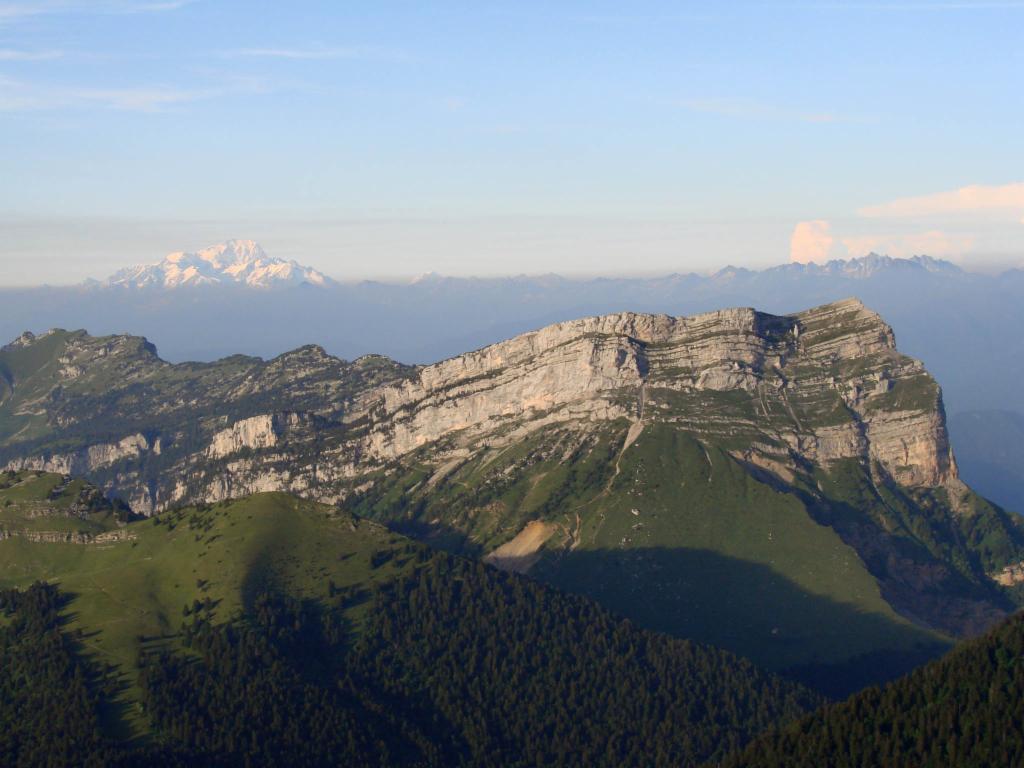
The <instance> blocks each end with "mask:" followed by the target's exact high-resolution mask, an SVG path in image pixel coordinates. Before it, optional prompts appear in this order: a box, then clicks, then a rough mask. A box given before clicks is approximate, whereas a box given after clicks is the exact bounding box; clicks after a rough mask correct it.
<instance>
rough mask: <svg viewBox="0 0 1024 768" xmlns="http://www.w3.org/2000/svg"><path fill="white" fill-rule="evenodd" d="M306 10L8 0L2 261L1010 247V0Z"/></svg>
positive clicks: (963, 260)
mask: <svg viewBox="0 0 1024 768" xmlns="http://www.w3.org/2000/svg"><path fill="white" fill-rule="evenodd" d="M300 10H301V12H293V10H292V9H290V8H284V7H279V6H276V5H273V4H268V5H266V6H263V5H261V6H259V8H257V9H254V8H253V6H252V5H251V4H242V3H237V2H223V3H212V2H206V1H204V0H195V1H193V2H189V1H185V0H177V1H175V2H162V3H151V2H142V0H105V1H104V2H85V1H84V0H61V1H60V2H58V1H56V0H35V1H28V2H20V3H14V4H8V3H0V113H2V115H3V119H2V120H0V139H2V141H3V147H4V149H3V150H0V158H2V161H3V162H2V168H3V175H4V181H5V183H4V184H3V185H0V233H2V235H3V237H2V238H0V285H13V284H22V285H26V284H38V283H42V282H51V283H57V282H70V283H75V282H79V281H80V280H82V279H85V278H86V277H99V278H102V277H104V276H106V275H107V274H109V273H111V272H114V271H116V270H117V269H118V268H120V267H124V266H127V265H129V264H137V263H150V262H154V261H157V260H159V259H160V258H161V257H162V256H163V255H165V254H166V253H168V252H171V251H177V250H194V249H197V248H201V247H203V246H205V245H208V244H210V243H214V242H218V241H222V240H225V239H228V238H231V237H239V238H252V239H255V240H257V241H259V242H261V243H263V245H264V246H265V247H266V249H267V251H268V252H269V253H271V254H272V255H274V256H278V257H281V258H285V259H295V260H297V261H299V262H301V263H310V264H312V265H313V266H315V267H317V268H318V269H320V270H321V271H323V272H325V273H327V274H330V275H332V276H335V277H340V278H342V279H352V278H359V277H369V276H374V277H379V278H387V277H391V278H394V277H402V276H410V275H416V274H420V273H423V272H430V271H435V272H440V273H445V274H453V275H493V274H516V273H534V272H549V271H554V272H558V273H562V274H576V273H589V274H610V273H620V272H621V271H622V270H623V269H624V265H626V268H628V270H629V271H630V272H634V273H635V272H641V273H646V274H657V273H664V272H672V271H678V272H688V271H711V270H713V269H716V268H719V267H722V266H725V265H727V264H737V265H741V266H748V267H753V268H757V267H763V266H769V265H772V264H778V263H782V262H783V261H785V260H786V259H787V258H790V259H794V260H798V261H806V260H823V259H828V258H835V257H847V256H858V255H861V254H863V253H867V252H869V251H877V252H879V253H888V254H890V255H892V256H897V257H898V256H909V255H912V254H919V253H927V254H929V255H932V256H934V257H938V258H947V259H951V260H953V261H955V262H956V263H958V264H960V265H962V266H965V267H971V268H974V267H981V268H996V267H999V266H1020V265H1021V263H1022V262H1024V181H1022V175H1021V173H1022V172H1021V168H1022V164H1021V159H1022V157H1021V149H1020V141H1019V126H1020V125H1021V124H1022V123H1024V104H1022V103H1021V101H1020V100H1019V99H1013V98H1008V97H1007V95H1008V94H1012V93H1013V92H1014V91H1015V90H1016V87H1017V85H1018V83H1017V80H1018V79H1019V78H1018V77H1017V73H1018V71H1019V64H1020V63H1021V54H1020V52H1019V45H1018V43H1019V41H1018V40H1017V34H1016V30H1019V28H1020V22H1021V20H1022V17H1024V4H1021V3H991V2H981V1H979V2H969V1H968V2H958V3H948V2H927V1H926V2H920V3H892V4H885V3H875V2H852V3H829V2H807V3H800V4H792V3H774V2H772V3H746V2H738V3H729V4H725V5H723V4H717V3H708V2H695V3H688V4H686V5H684V6H683V7H680V6H679V5H678V4H675V3H668V2H645V3H641V4H639V5H634V6H631V7H630V8H629V9H626V10H624V9H623V8H622V7H621V6H620V5H618V4H611V3H572V2H571V3H566V4H559V6H558V7H555V8H552V7H550V6H549V5H547V4H541V3H534V2H527V3H514V4H513V3H498V4H488V5H487V6H486V7H480V6H474V5H464V4H460V3H439V4H432V5H431V7H430V8H426V7H419V6H406V5H400V4H391V5H374V6H372V7H366V8H351V7H345V8H342V7H338V6H336V5H335V4H332V3H326V2H305V3H303V4H301V6H300ZM1008 52H1009V53H1008ZM1007 62H1010V64H1011V66H1007ZM1014 63H1016V64H1017V65H1018V66H1016V67H1015V66H1013V64H1014ZM979 136H984V140H983V141H979V140H978V137H979Z"/></svg>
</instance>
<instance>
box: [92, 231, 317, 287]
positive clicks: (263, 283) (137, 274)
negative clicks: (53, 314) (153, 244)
mask: <svg viewBox="0 0 1024 768" xmlns="http://www.w3.org/2000/svg"><path fill="white" fill-rule="evenodd" d="M332 282H333V281H332V280H331V279H330V278H329V277H327V276H326V275H324V274H323V273H321V272H317V271H316V270H315V269H312V268H310V267H304V266H302V265H301V264H299V263H297V262H295V261H285V260H284V259H276V258H271V257H270V256H267V254H266V252H265V251H264V250H263V249H262V248H261V247H260V246H259V244H258V243H256V242H254V241H252V240H228V241H227V242H225V243H220V244H218V245H211V246H210V247H209V248H203V249H202V250H201V251H196V252H195V253H186V252H185V251H177V252H175V253H171V254H168V255H167V256H165V257H164V259H163V261H161V262H160V263H159V264H140V265H138V266H134V267H127V268H125V269H122V270H120V271H118V272H116V273H115V274H113V275H112V276H111V277H110V278H109V279H108V280H107V285H109V286H122V287H128V288H180V287H185V286H188V287H194V286H201V285H244V286H248V287H250V288H278V287H285V286H293V285H302V284H303V283H305V284H308V285H316V286H324V285H328V284H330V283H332Z"/></svg>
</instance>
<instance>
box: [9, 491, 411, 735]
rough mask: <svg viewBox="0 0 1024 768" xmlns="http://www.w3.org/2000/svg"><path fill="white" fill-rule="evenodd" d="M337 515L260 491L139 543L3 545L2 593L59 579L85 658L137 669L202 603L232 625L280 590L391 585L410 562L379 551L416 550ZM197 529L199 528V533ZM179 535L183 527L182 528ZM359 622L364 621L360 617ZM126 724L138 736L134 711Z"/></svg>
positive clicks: (154, 529)
mask: <svg viewBox="0 0 1024 768" xmlns="http://www.w3.org/2000/svg"><path fill="white" fill-rule="evenodd" d="M331 515H332V510H331V509H330V508H329V507H325V506H323V505H318V504H314V503H311V502H305V501H300V500H297V499H295V498H293V497H290V496H287V495H285V494H261V495H258V496H253V497H250V498H247V499H243V500H239V501H235V502H230V503H227V504H225V505H217V506H215V507H213V508H211V509H210V510H208V511H205V512H199V511H196V510H194V509H186V510H183V511H182V512H179V513H168V514H167V515H164V516H161V518H160V520H161V521H162V522H161V524H159V525H158V524H154V521H153V520H145V521H141V522H136V523H132V524H130V525H129V526H128V530H129V533H130V534H132V535H134V536H135V537H136V538H135V539H134V540H132V541H125V542H116V543H112V544H106V545H95V544H91V545H83V544H36V543H31V542H28V541H26V540H24V539H19V538H14V539H9V540H6V541H0V562H3V564H4V566H3V569H2V570H0V587H25V586H28V585H29V584H31V583H32V582H33V581H36V580H49V581H52V582H55V583H57V584H59V586H60V587H61V589H62V590H64V591H66V592H68V593H70V594H71V595H73V601H72V603H71V605H70V622H69V627H70V628H71V629H81V630H82V631H83V632H84V634H85V637H84V640H83V642H84V645H85V648H86V650H87V651H88V652H89V653H90V654H93V655H94V657H95V658H97V659H98V660H102V661H105V662H107V663H111V664H115V665H117V666H119V667H121V669H122V670H133V669H134V665H135V659H136V654H137V652H138V649H139V644H140V638H145V641H144V642H154V641H158V638H160V637H162V636H169V635H173V634H174V633H175V632H177V630H178V628H179V627H180V625H181V622H182V618H183V616H182V613H183V608H184V606H185V605H187V604H191V603H192V601H193V600H195V599H199V600H203V599H205V598H207V597H208V598H210V599H212V600H214V601H217V608H216V615H217V617H218V619H220V620H226V619H228V618H230V617H232V616H234V615H236V614H237V613H239V611H240V609H241V608H242V606H243V601H244V600H245V599H246V597H247V596H248V595H251V594H252V593H253V592H255V591H256V590H258V589H260V588H261V587H262V586H264V585H266V584H268V583H272V584H275V585H278V586H280V587H282V588H283V589H285V590H286V591H287V592H288V593H290V594H293V595H296V596H322V595H325V594H326V593H327V591H328V589H329V584H330V582H332V581H333V582H334V583H335V584H336V585H337V586H346V585H351V584H367V583H370V582H373V581H376V580H379V579H390V578H393V577H394V576H395V575H396V574H398V573H399V572H401V566H400V565H398V563H400V562H402V558H400V557H394V558H392V559H390V560H389V561H388V562H387V563H384V564H382V565H380V566H379V567H376V568H375V567H374V566H373V565H372V564H371V562H370V560H371V557H373V555H374V554H375V553H377V552H378V551H381V550H394V551H396V552H397V551H398V550H400V549H402V548H404V547H405V546H407V542H406V540H405V539H403V538H402V537H399V536H396V535H394V534H391V533H389V532H388V531H386V530H385V529H383V528H381V527H380V526H377V525H374V524H372V523H367V522H365V521H356V520H354V519H353V518H351V517H350V516H348V515H340V516H339V515H335V516H333V517H332V516H331ZM190 521H191V525H190ZM172 526H173V527H172ZM354 618H356V619H358V617H357V616H356V617H354ZM125 684H126V686H127V689H126V693H125V696H126V699H125V701H126V702H129V703H130V702H131V701H132V700H133V699H134V698H135V692H134V690H133V685H134V677H133V675H129V676H127V677H126V679H125ZM126 712H127V715H126V717H123V718H122V722H120V724H119V725H120V726H121V727H122V728H123V727H127V728H129V729H131V730H133V731H134V732H136V733H138V732H140V730H141V728H142V727H143V724H142V723H140V722H138V721H137V720H136V719H135V718H136V713H135V711H134V707H128V708H127V710H126Z"/></svg>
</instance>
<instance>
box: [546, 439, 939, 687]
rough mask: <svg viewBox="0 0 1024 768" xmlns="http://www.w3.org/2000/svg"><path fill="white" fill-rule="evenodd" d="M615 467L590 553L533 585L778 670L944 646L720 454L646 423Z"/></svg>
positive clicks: (559, 563)
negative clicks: (595, 602)
mask: <svg viewBox="0 0 1024 768" xmlns="http://www.w3.org/2000/svg"><path fill="white" fill-rule="evenodd" d="M619 467H620V473H619V475H618V476H617V477H616V478H615V480H614V482H613V483H612V485H611V488H610V492H609V493H608V494H607V495H605V496H604V497H602V498H600V499H598V500H597V501H596V502H595V503H593V504H591V505H589V507H588V508H587V519H588V523H587V525H586V526H585V527H584V531H583V536H582V543H581V545H580V546H579V547H578V548H577V549H575V550H573V551H572V552H570V553H567V554H563V555H552V556H550V557H549V558H548V559H547V561H546V562H544V563H542V565H541V568H540V570H539V572H538V575H541V574H543V575H544V576H545V577H546V578H549V579H550V580H551V581H552V582H553V583H555V584H557V585H559V586H563V587H567V588H570V589H573V590H574V591H580V592H584V593H586V594H589V595H591V596H593V597H596V598H598V599H599V600H600V601H601V602H603V603H604V604H605V605H608V606H609V607H611V608H613V609H614V610H619V611H620V612H623V613H626V614H627V615H630V616H631V617H632V618H634V619H635V620H637V621H638V622H639V623H640V624H641V625H644V626H648V627H650V628H654V629H659V630H662V631H668V632H671V633H673V634H676V635H681V636H685V637H692V638H694V639H697V640H701V641H704V642H710V643H713V644H716V645H720V646H723V647H726V648H729V649H730V650H733V651H736V652H738V653H741V654H742V655H745V656H748V657H750V658H752V659H754V660H755V661H758V662H760V663H762V664H765V665H767V666H770V667H773V668H785V667H788V666H790V665H794V664H800V663H808V662H811V661H817V662H836V661H840V660H843V659H846V658H849V657H851V656H856V655H859V654H862V653H866V652H869V651H871V650H875V649H878V648H894V649H909V648H912V647H914V646H915V645H916V644H918V643H931V642H935V640H936V637H935V636H934V635H932V634H931V633H928V632H925V631H923V630H920V629H918V628H916V627H914V626H913V625H911V624H910V622H908V621H907V620H905V619H903V618H901V617H899V616H898V615H897V614H896V613H895V612H894V611H893V609H892V608H891V607H890V606H889V605H888V603H886V601H885V600H884V599H883V598H882V596H881V594H880V591H879V588H878V585H877V583H876V582H875V580H874V578H873V577H872V576H871V574H869V573H868V571H867V569H866V568H865V566H864V564H863V563H862V561H861V560H860V558H859V557H858V555H857V553H856V552H855V551H854V550H853V549H852V548H851V547H849V546H848V545H846V544H844V543H843V542H842V540H841V539H840V538H839V536H838V535H837V534H836V532H835V531H834V530H832V529H831V528H829V527H826V526H822V525H819V524H818V523H816V522H814V520H813V519H812V518H811V516H810V515H809V514H808V512H807V510H806V508H805V507H804V506H803V504H802V503H801V501H800V500H799V499H798V498H797V497H796V496H794V495H792V494H786V493H782V492H779V491H777V490H775V489H773V488H771V487H770V486H768V485H766V484H764V483H761V482H759V481H757V480H756V479H754V478H753V477H752V476H751V475H750V474H749V473H747V472H746V471H745V470H744V469H743V468H742V467H741V466H740V465H739V464H738V463H737V462H736V461H734V460H733V459H732V458H731V457H730V456H728V455H727V454H726V453H724V452H723V451H721V450H719V449H717V448H716V447H714V446H705V445H703V444H702V443H700V442H698V441H697V440H696V439H694V438H693V437H692V436H689V435H687V434H686V433H682V432H678V431H675V430H673V429H671V428H669V427H666V426H663V425H651V426H649V427H648V428H647V429H646V430H645V431H644V433H643V434H642V435H641V436H640V437H639V439H638V440H637V441H636V442H635V443H634V444H633V445H632V446H631V447H630V448H629V449H628V450H627V451H625V453H624V454H623V456H622V458H621V460H620V463H619ZM633 510H635V511H636V512H637V513H638V514H634V513H633Z"/></svg>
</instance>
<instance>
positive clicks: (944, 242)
mask: <svg viewBox="0 0 1024 768" xmlns="http://www.w3.org/2000/svg"><path fill="white" fill-rule="evenodd" d="M840 242H841V243H842V246H843V249H844V250H845V251H846V254H847V256H850V257H858V256H864V255H866V254H868V253H872V252H874V253H884V254H886V255H888V256H895V257H897V258H906V257H908V256H921V255H927V256H933V257H935V258H947V259H954V260H960V259H962V257H963V256H964V255H965V254H967V253H969V252H970V251H971V250H972V249H973V248H974V247H975V245H976V238H975V237H974V236H973V235H969V234H962V233H950V232H944V231H942V230H939V229H930V230H927V231H924V232H910V233H906V234H867V235H852V236H849V237H843V238H841V239H840Z"/></svg>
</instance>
